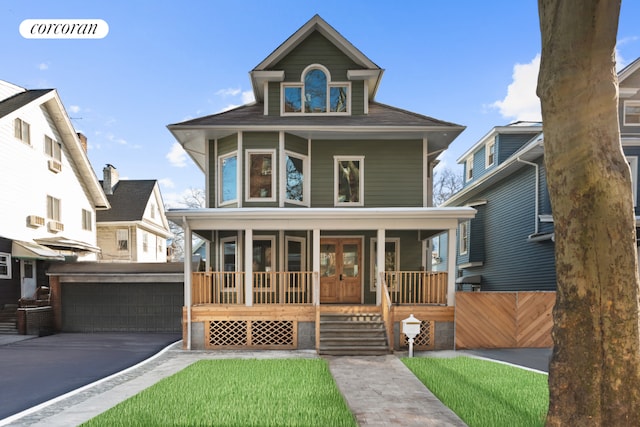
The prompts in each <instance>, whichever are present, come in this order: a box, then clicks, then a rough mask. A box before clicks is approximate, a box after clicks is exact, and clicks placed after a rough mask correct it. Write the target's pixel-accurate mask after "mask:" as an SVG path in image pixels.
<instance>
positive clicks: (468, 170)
mask: <svg viewBox="0 0 640 427" xmlns="http://www.w3.org/2000/svg"><path fill="white" fill-rule="evenodd" d="M465 166H466V167H465V181H471V180H472V179H473V155H471V157H469V158H468V159H467V161H466V163H465Z"/></svg>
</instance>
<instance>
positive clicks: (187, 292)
mask: <svg viewBox="0 0 640 427" xmlns="http://www.w3.org/2000/svg"><path fill="white" fill-rule="evenodd" d="M182 224H184V305H185V306H186V307H187V350H191V252H192V250H193V249H192V247H191V246H192V243H191V239H192V236H191V226H190V225H189V223H188V222H187V219H186V218H185V217H182Z"/></svg>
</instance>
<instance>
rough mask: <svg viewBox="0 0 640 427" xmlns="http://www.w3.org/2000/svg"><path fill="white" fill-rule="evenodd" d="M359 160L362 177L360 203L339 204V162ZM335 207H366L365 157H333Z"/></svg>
mask: <svg viewBox="0 0 640 427" xmlns="http://www.w3.org/2000/svg"><path fill="white" fill-rule="evenodd" d="M345 160H357V161H359V162H360V168H359V172H360V177H359V182H358V184H359V185H358V202H338V190H339V188H338V184H339V182H338V179H337V176H338V162H342V161H345ZM333 205H334V206H364V156H333Z"/></svg>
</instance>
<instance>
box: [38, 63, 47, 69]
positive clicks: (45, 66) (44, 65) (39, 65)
mask: <svg viewBox="0 0 640 427" xmlns="http://www.w3.org/2000/svg"><path fill="white" fill-rule="evenodd" d="M48 69H49V64H47V63H46V62H41V63H40V64H38V70H40V71H45V70H48Z"/></svg>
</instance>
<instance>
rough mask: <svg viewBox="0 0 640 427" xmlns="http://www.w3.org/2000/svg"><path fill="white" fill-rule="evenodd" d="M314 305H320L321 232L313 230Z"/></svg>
mask: <svg viewBox="0 0 640 427" xmlns="http://www.w3.org/2000/svg"><path fill="white" fill-rule="evenodd" d="M312 254H313V305H320V230H319V229H317V228H314V229H313V245H312Z"/></svg>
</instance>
